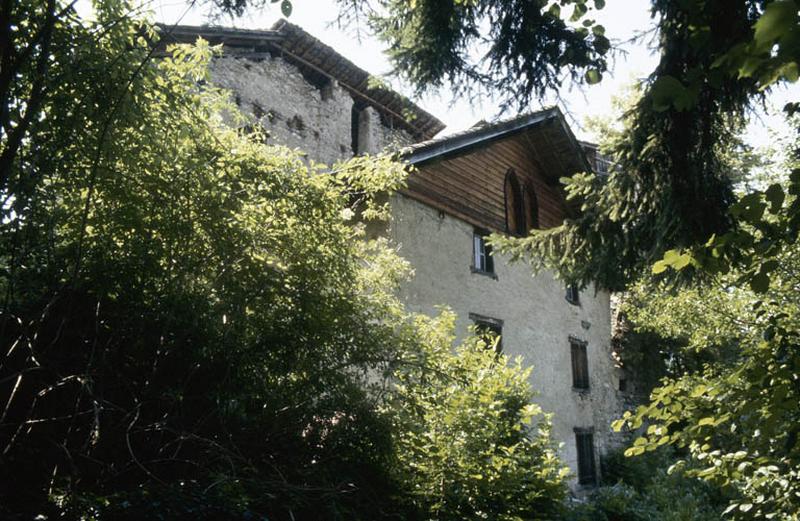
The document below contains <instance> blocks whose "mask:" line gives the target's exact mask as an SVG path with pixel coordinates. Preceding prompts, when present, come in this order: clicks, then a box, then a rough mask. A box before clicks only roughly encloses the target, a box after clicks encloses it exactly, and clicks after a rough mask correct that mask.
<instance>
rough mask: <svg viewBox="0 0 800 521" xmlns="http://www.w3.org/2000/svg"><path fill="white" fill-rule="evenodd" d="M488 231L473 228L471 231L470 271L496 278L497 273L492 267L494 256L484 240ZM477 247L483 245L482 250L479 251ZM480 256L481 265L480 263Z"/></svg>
mask: <svg viewBox="0 0 800 521" xmlns="http://www.w3.org/2000/svg"><path fill="white" fill-rule="evenodd" d="M487 235H488V232H486V231H484V230H478V229H476V230H474V231H473V233H472V264H471V265H470V270H471V271H472V273H479V274H481V275H488V276H490V277H492V278H495V279H496V278H497V273H496V272H495V269H494V256H493V255H492V247H491V246H489V244H488V243H487V242H486V236H487ZM479 247H483V251H482V252H481V251H479ZM481 258H482V259H483V265H481V262H480V260H481Z"/></svg>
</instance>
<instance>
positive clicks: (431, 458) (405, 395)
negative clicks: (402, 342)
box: [394, 312, 565, 521]
mask: <svg viewBox="0 0 800 521" xmlns="http://www.w3.org/2000/svg"><path fill="white" fill-rule="evenodd" d="M437 320H444V321H445V322H447V323H450V324H452V323H453V320H454V316H453V315H452V314H451V313H449V312H447V313H444V314H443V315H442V317H440V319H437ZM445 340H446V339H445ZM424 360H425V362H426V363H425V365H418V366H417V367H413V366H409V367H405V368H402V370H401V371H400V372H398V378H399V380H400V381H401V386H400V387H399V389H398V397H397V399H396V400H395V401H394V408H395V411H396V414H397V420H396V421H397V422H398V423H400V424H401V425H404V426H407V428H403V429H401V430H400V431H399V435H398V437H397V438H396V440H395V444H396V446H397V458H398V460H399V466H398V470H399V473H398V479H400V480H401V482H402V483H404V485H405V487H406V489H407V491H408V492H409V496H410V497H411V498H412V500H413V502H414V503H415V504H416V505H417V507H418V509H419V511H420V512H422V513H423V514H424V515H423V516H422V518H424V519H442V520H453V521H455V520H460V519H480V518H488V519H499V520H508V521H511V520H514V519H532V518H536V517H540V516H546V515H554V514H555V512H557V511H558V509H559V507H560V504H559V503H560V500H561V498H562V497H563V495H564V492H565V488H564V483H563V479H564V477H565V476H564V469H563V467H562V466H561V464H560V463H559V460H558V458H557V456H556V452H555V447H554V446H553V445H551V442H550V440H549V429H550V427H549V418H548V417H547V416H546V415H544V414H543V413H542V410H541V408H540V407H538V406H536V405H533V404H531V403H530V399H531V391H530V388H529V386H528V383H527V378H528V375H529V372H530V370H529V369H528V370H524V369H522V367H521V365H520V361H519V360H517V361H515V362H511V361H509V360H508V359H507V357H505V356H503V355H500V356H498V355H497V354H496V353H495V352H494V351H493V350H490V349H486V345H485V342H484V341H483V340H481V339H478V338H471V339H469V340H468V341H467V342H466V344H465V345H462V346H460V347H459V348H458V349H457V350H456V351H455V352H453V351H452V350H451V345H450V343H449V341H448V342H429V343H428V349H427V350H426V351H425V352H424ZM532 423H533V424H535V428H534V427H532Z"/></svg>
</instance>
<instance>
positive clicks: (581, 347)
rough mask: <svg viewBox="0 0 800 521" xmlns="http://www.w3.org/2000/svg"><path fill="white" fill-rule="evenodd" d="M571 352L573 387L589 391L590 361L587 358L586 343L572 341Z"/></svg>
mask: <svg viewBox="0 0 800 521" xmlns="http://www.w3.org/2000/svg"><path fill="white" fill-rule="evenodd" d="M570 350H571V352H572V387H574V388H575V389H588V388H589V360H588V358H587V356H586V343H585V342H581V341H579V340H570Z"/></svg>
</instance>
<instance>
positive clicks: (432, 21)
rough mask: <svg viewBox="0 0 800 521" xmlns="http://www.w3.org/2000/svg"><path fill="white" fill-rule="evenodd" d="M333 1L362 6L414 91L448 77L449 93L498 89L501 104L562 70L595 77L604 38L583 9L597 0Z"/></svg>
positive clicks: (353, 12)
mask: <svg viewBox="0 0 800 521" xmlns="http://www.w3.org/2000/svg"><path fill="white" fill-rule="evenodd" d="M339 3H340V4H341V5H342V8H343V11H344V13H343V16H344V17H347V16H351V17H357V16H358V15H359V14H361V13H364V12H366V14H367V15H368V20H369V25H370V27H371V28H372V29H373V30H374V31H375V32H376V33H377V34H378V36H379V37H380V38H381V39H383V41H385V42H386V43H387V44H388V47H389V49H388V53H389V57H390V59H391V60H392V63H393V65H394V71H395V73H396V74H398V75H400V76H402V77H403V78H404V79H406V80H408V81H409V82H410V84H411V85H413V86H414V87H415V88H416V89H417V91H418V92H419V93H421V92H424V91H427V90H430V89H432V88H438V87H441V86H442V85H443V84H444V83H445V82H448V87H449V88H450V89H452V91H453V94H454V95H474V94H476V93H484V94H490V93H494V92H499V93H500V94H501V96H502V100H503V103H504V106H506V107H509V108H510V107H512V106H513V108H515V109H518V110H526V109H527V107H528V105H529V103H530V101H531V99H532V97H534V96H542V95H543V94H544V93H545V92H546V91H547V90H548V89H552V88H557V87H559V86H560V85H561V84H562V82H563V79H564V78H563V76H564V71H567V75H568V76H569V77H570V78H571V79H572V80H574V81H581V80H583V79H584V78H585V80H586V82H587V83H596V82H598V81H599V80H600V77H601V73H602V72H603V71H605V70H606V58H605V56H606V54H607V52H608V50H609V48H610V43H609V40H608V39H607V38H606V37H605V35H604V33H605V30H604V28H603V27H602V26H600V25H597V24H595V23H594V21H593V20H592V19H591V18H590V17H589V15H590V13H591V12H592V11H591V10H592V9H602V7H603V4H604V2H600V1H595V2H592V3H590V2H588V1H587V0H562V1H560V2H545V1H537V2H530V1H527V0H455V1H447V2H442V1H439V0H415V1H411V2H409V1H407V0H381V1H379V2H364V1H361V0H357V1H350V0H340V1H339ZM569 8H571V9H569ZM484 30H488V34H483V31H484ZM476 56H480V57H481V59H480V60H476V59H475V57H476Z"/></svg>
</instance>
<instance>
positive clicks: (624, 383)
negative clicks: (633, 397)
mask: <svg viewBox="0 0 800 521" xmlns="http://www.w3.org/2000/svg"><path fill="white" fill-rule="evenodd" d="M619 390H620V392H623V393H624V392H626V391H627V390H628V380H627V379H625V378H620V379H619Z"/></svg>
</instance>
